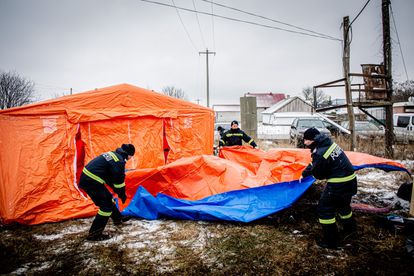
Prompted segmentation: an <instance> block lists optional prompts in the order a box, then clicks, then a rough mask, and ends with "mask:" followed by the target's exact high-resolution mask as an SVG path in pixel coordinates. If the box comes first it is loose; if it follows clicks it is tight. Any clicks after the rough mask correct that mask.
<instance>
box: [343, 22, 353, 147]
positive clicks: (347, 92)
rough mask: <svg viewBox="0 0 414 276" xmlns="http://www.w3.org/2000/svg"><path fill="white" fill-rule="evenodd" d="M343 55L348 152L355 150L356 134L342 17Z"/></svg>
mask: <svg viewBox="0 0 414 276" xmlns="http://www.w3.org/2000/svg"><path fill="white" fill-rule="evenodd" d="M343 25H344V53H343V57H342V64H343V67H344V78H345V98H346V108H347V111H348V118H349V131H350V132H351V146H350V150H351V151H355V150H356V133H355V115H354V106H353V104H352V91H351V85H350V80H349V56H350V50H349V16H345V17H344V21H343Z"/></svg>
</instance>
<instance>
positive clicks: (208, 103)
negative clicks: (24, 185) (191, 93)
mask: <svg viewBox="0 0 414 276" xmlns="http://www.w3.org/2000/svg"><path fill="white" fill-rule="evenodd" d="M198 54H199V55H202V54H204V55H206V68H207V69H206V72H207V107H210V91H209V89H210V88H209V78H208V55H216V52H209V51H208V49H206V51H205V52H198Z"/></svg>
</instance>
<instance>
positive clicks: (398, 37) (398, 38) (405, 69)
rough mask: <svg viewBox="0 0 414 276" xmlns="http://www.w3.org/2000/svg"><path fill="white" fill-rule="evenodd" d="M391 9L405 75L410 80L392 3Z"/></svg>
mask: <svg viewBox="0 0 414 276" xmlns="http://www.w3.org/2000/svg"><path fill="white" fill-rule="evenodd" d="M390 9H391V16H392V22H393V23H394V29H395V33H396V35H397V40H398V46H399V48H400V53H401V58H402V61H403V66H404V71H405V75H406V77H407V80H408V73H407V67H406V66H405V59H404V55H403V51H402V49H401V42H400V36H399V35H398V30H397V25H396V23H395V18H394V12H393V11H392V6H391V5H390Z"/></svg>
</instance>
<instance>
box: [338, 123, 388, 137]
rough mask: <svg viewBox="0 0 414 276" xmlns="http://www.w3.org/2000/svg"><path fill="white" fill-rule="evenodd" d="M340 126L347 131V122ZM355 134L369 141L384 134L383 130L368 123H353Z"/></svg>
mask: <svg viewBox="0 0 414 276" xmlns="http://www.w3.org/2000/svg"><path fill="white" fill-rule="evenodd" d="M341 126H343V127H344V128H346V129H349V121H343V122H342V123H341ZM355 132H356V134H357V136H358V137H359V138H362V139H371V138H374V137H377V136H384V134H385V131H384V128H380V127H378V126H377V125H375V124H374V123H372V122H369V121H355Z"/></svg>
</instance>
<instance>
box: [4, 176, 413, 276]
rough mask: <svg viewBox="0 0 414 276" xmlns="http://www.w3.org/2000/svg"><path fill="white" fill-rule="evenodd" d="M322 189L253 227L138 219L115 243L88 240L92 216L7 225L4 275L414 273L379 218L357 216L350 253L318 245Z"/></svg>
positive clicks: (399, 239) (399, 240) (398, 240)
mask: <svg viewBox="0 0 414 276" xmlns="http://www.w3.org/2000/svg"><path fill="white" fill-rule="evenodd" d="M320 184H321V183H320ZM322 188H323V187H322V186H321V185H316V186H313V187H312V188H311V189H310V190H309V191H308V192H307V193H306V194H305V195H304V196H303V197H302V198H301V199H300V200H299V201H298V202H297V203H296V204H295V205H294V206H293V207H292V208H289V209H286V210H284V211H282V212H280V213H278V214H275V215H273V216H270V217H267V218H264V219H262V220H259V221H256V222H254V223H250V224H238V223H226V222H194V221H174V220H165V221H164V220H161V221H153V222H150V221H145V220H133V221H132V222H130V224H129V225H126V226H124V228H123V229H118V228H115V227H114V226H113V225H108V230H109V231H110V232H112V233H113V234H116V235H117V237H118V238H117V239H115V240H113V241H112V242H101V243H90V242H86V241H85V240H84V237H85V233H86V231H87V229H88V227H89V223H90V221H91V219H80V220H72V221H66V222H62V223H54V224H44V225H38V226H8V227H2V228H1V230H0V252H1V258H0V273H1V274H5V273H13V274H58V273H59V274H64V275H73V274H80V275H86V274H88V275H91V274H92V275H97V274H104V275H113V274H116V275H130V274H139V275H144V274H145V275H161V274H162V275H177V274H178V275H200V274H203V275H204V274H210V275H229V274H230V275H292V274H294V275H303V274H308V275H373V274H375V275H413V273H414V265H413V260H412V259H410V258H409V257H408V256H406V254H405V251H404V242H405V235H404V234H403V233H400V232H397V231H396V230H395V229H384V228H379V227H378V226H377V223H376V220H377V216H376V215H372V214H361V213H359V214H358V213H357V214H356V217H357V221H358V225H359V238H358V239H357V240H354V241H352V244H353V247H352V248H350V249H342V250H339V251H333V250H327V249H321V248H319V247H317V246H316V244H315V242H314V239H315V238H316V237H318V235H319V232H320V229H319V225H318V224H317V219H316V211H315V208H316V203H317V201H318V197H319V194H320V191H321V189H322ZM402 215H404V214H402ZM68 229H69V230H68ZM71 229H72V230H71ZM59 233H65V234H64V235H61V237H60V236H59V235H60V234H59ZM18 268H20V270H17V269H18ZM22 268H23V269H22ZM16 270H17V271H16Z"/></svg>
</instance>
